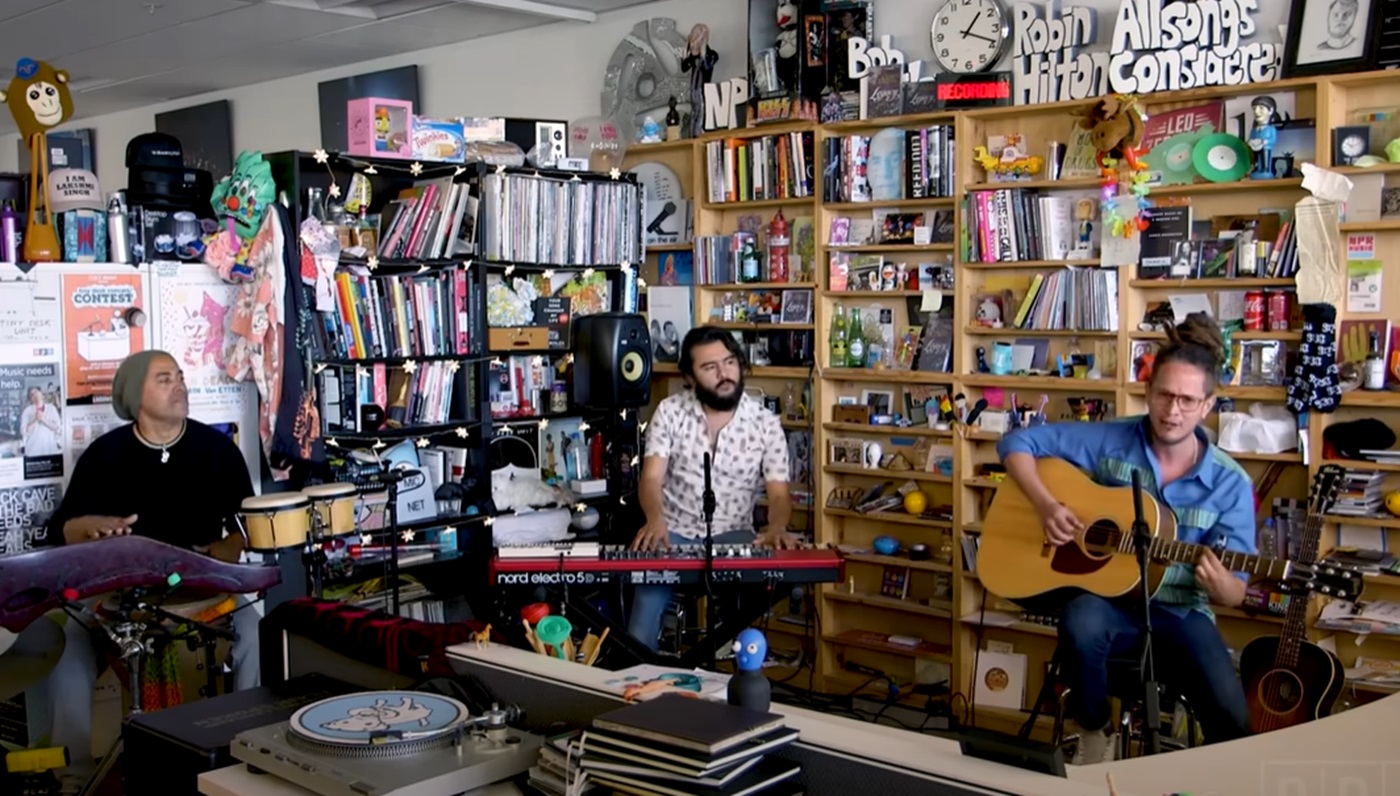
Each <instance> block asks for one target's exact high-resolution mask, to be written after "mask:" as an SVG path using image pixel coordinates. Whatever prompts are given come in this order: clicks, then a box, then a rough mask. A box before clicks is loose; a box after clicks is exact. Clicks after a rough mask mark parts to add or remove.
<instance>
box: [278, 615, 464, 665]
mask: <svg viewBox="0 0 1400 796" xmlns="http://www.w3.org/2000/svg"><path fill="white" fill-rule="evenodd" d="M263 621H265V622H267V621H272V622H274V623H275V626H276V627H280V628H282V629H285V630H288V631H291V632H293V633H296V634H297V635H300V636H303V637H305V638H307V639H310V640H312V641H315V642H316V643H318V644H320V645H321V646H323V647H325V648H326V649H329V650H331V651H333V652H338V653H340V654H341V655H345V656H346V657H349V658H354V659H355V660H358V661H362V662H364V663H368V664H370V665H372V666H379V667H381V668H383V669H386V670H388V671H390V672H393V673H395V674H403V675H406V676H416V675H419V674H422V675H426V676H429V677H447V676H450V675H451V674H452V673H453V672H452V669H451V667H450V666H448V663H447V648H448V647H450V646H452V645H453V644H463V643H466V642H467V641H470V640H471V639H472V634H474V633H477V632H479V631H480V630H481V629H482V628H484V627H485V625H484V624H482V623H481V622H475V621H473V622H455V623H451V624H436V623H431V622H419V621H417V620H415V619H404V618H403V617H397V616H391V615H389V614H386V613H384V612H383V611H372V610H369V609H367V608H360V607H357V606H354V605H347V604H345V603H340V602H335V601H333V600H318V599H315V598H314V597H302V598H299V599H296V600H290V601H288V602H285V603H283V604H282V605H279V606H277V608H276V609H274V610H273V611H272V613H270V614H268V616H267V618H266V619H264V620H263Z"/></svg>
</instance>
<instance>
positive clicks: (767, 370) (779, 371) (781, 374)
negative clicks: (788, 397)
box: [749, 365, 814, 379]
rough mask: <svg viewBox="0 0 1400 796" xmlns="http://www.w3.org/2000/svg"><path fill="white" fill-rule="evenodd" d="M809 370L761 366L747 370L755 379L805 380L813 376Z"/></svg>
mask: <svg viewBox="0 0 1400 796" xmlns="http://www.w3.org/2000/svg"><path fill="white" fill-rule="evenodd" d="M813 372H814V371H813V370H812V369H811V368H779V367H773V366H771V365H762V366H757V367H753V368H750V369H749V376H751V377H753V378H755V379H805V378H807V377H808V376H809V375H812V374H813Z"/></svg>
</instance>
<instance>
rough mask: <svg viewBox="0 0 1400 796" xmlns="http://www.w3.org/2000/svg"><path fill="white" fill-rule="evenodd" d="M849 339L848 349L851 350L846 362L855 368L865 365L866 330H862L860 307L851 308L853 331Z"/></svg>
mask: <svg viewBox="0 0 1400 796" xmlns="http://www.w3.org/2000/svg"><path fill="white" fill-rule="evenodd" d="M848 340H849V342H848V343H847V346H846V350H847V351H848V352H849V356H848V357H847V359H846V364H847V365H848V366H849V367H853V368H863V367H865V332H863V331H861V328H860V309H859V308H858V307H852V308H851V331H850V335H849V337H848Z"/></svg>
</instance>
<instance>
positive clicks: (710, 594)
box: [701, 451, 719, 667]
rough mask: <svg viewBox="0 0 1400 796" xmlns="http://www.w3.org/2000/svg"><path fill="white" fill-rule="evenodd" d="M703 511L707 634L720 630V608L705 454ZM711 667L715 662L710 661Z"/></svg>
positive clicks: (712, 494)
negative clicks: (718, 623)
mask: <svg viewBox="0 0 1400 796" xmlns="http://www.w3.org/2000/svg"><path fill="white" fill-rule="evenodd" d="M701 511H703V512H704V514H705V633H706V635H709V634H712V633H714V632H716V631H717V630H718V628H717V627H716V623H717V622H718V621H719V607H718V606H716V605H715V528H714V524H715V490H714V486H713V485H712V484H711V481H710V454H709V452H708V451H706V453H705V492H704V494H703V495H702V497H701ZM709 664H710V666H711V667H713V666H714V660H710V661H709Z"/></svg>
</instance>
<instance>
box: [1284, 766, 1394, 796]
mask: <svg viewBox="0 0 1400 796" xmlns="http://www.w3.org/2000/svg"><path fill="white" fill-rule="evenodd" d="M1261 773H1262V776H1263V781H1262V782H1261V783H1260V784H1261V787H1260V789H1259V793H1260V796H1400V763H1377V762H1374V761H1364V762H1363V761H1357V762H1353V763H1348V762H1344V761H1337V760H1328V761H1327V762H1317V763H1299V762H1295V761H1290V762H1286V763H1263V764H1262V766H1261Z"/></svg>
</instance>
